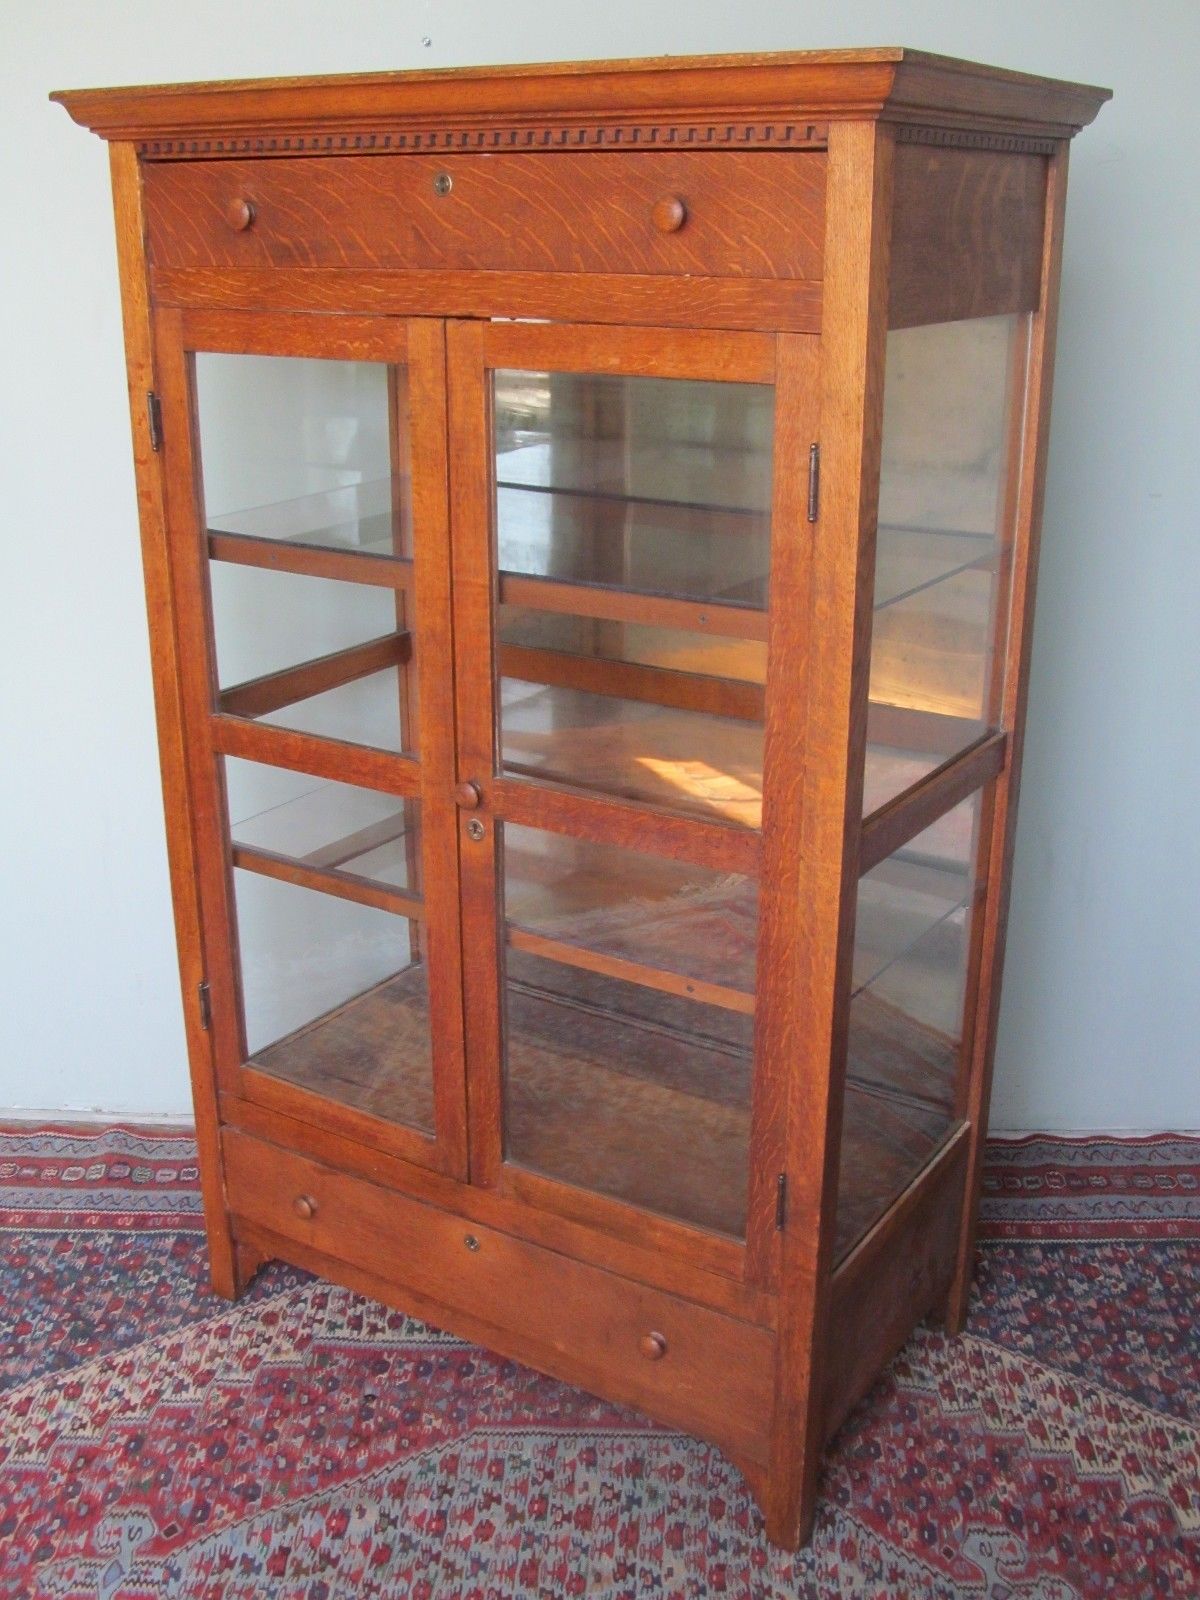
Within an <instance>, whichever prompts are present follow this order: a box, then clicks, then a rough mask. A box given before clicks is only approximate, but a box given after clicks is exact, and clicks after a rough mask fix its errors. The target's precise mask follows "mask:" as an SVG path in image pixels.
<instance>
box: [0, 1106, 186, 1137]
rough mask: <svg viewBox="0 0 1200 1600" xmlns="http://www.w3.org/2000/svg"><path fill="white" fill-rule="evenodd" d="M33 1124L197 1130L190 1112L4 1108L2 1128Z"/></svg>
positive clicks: (48, 1107) (35, 1107) (0, 1120)
mask: <svg viewBox="0 0 1200 1600" xmlns="http://www.w3.org/2000/svg"><path fill="white" fill-rule="evenodd" d="M18 1122H19V1123H29V1124H30V1126H33V1127H36V1126H45V1125H47V1124H48V1125H50V1126H51V1127H55V1128H61V1127H68V1126H74V1125H75V1124H78V1125H79V1126H80V1127H86V1128H110V1127H114V1126H116V1127H122V1128H174V1129H178V1130H181V1131H182V1130H187V1129H190V1128H194V1127H195V1126H196V1118H195V1116H194V1115H193V1114H192V1112H190V1111H156V1112H154V1113H150V1112H140V1111H106V1110H104V1109H103V1108H95V1107H93V1108H90V1109H89V1110H86V1111H81V1110H80V1109H79V1108H78V1107H76V1106H67V1107H63V1106H33V1107H28V1106H18V1107H12V1106H4V1107H0V1127H3V1126H4V1125H6V1124H7V1125H9V1126H11V1125H12V1124H13V1123H18Z"/></svg>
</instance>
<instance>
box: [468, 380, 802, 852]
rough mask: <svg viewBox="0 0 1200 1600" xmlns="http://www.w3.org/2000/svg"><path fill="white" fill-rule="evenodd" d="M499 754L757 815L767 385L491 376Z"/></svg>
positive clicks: (609, 788) (504, 765) (686, 808)
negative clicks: (497, 607) (496, 574)
mask: <svg viewBox="0 0 1200 1600" xmlns="http://www.w3.org/2000/svg"><path fill="white" fill-rule="evenodd" d="M493 402H494V404H493V414H494V418H495V430H496V431H495V452H496V457H495V460H496V502H495V528H496V559H497V563H498V569H499V572H498V582H499V592H500V612H499V618H498V635H499V638H498V654H499V659H498V661H497V674H498V677H499V680H500V693H499V703H500V725H501V726H500V770H501V771H502V772H503V773H505V774H506V775H509V776H514V777H525V778H538V779H541V780H542V781H544V782H552V783H558V784H564V785H568V786H572V787H577V788H583V789H590V790H593V791H596V792H599V793H603V794H611V795H620V796H623V797H625V798H627V799H634V800H639V801H643V802H650V803H653V804H657V805H662V806H666V807H668V808H670V809H672V810H677V811H679V812H681V813H684V814H691V815H699V816H703V817H711V818H720V819H724V820H728V821H734V822H738V823H741V824H743V825H745V826H749V827H757V826H758V825H759V822H760V820H761V806H762V726H761V718H762V704H761V701H762V695H761V688H762V683H763V678H764V673H765V639H766V599H767V584H768V579H769V541H770V502H771V428H772V419H773V392H772V390H771V389H770V388H769V387H768V386H764V385H758V384H744V383H714V382H700V381H691V380H681V379H661V378H630V377H613V376H610V375H605V374H575V373H565V374H564V373H547V372H519V371H500V372H497V373H496V374H495V375H494V388H493Z"/></svg>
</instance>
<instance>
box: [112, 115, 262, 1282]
mask: <svg viewBox="0 0 1200 1600" xmlns="http://www.w3.org/2000/svg"><path fill="white" fill-rule="evenodd" d="M109 161H110V166H111V171H112V184H113V207H114V211H115V216H116V231H117V262H118V267H119V270H120V279H121V310H122V317H123V321H124V329H125V356H126V369H127V374H128V380H129V406H130V419H131V425H132V430H133V452H134V465H135V468H136V472H137V495H138V516H139V520H140V525H141V544H142V565H143V569H144V573H145V584H146V610H147V615H148V619H149V625H150V658H151V671H152V675H153V682H154V706H155V716H156V721H157V726H158V750H159V764H160V768H161V772H162V786H163V803H164V808H165V812H166V824H167V856H168V862H169V866H170V874H171V899H172V904H173V907H174V913H175V937H176V941H177V944H178V949H179V975H180V981H181V983H182V987H183V1017H184V1027H185V1030H186V1035H187V1046H188V1062H189V1066H190V1070H191V1079H192V1099H193V1103H194V1105H195V1114H196V1142H197V1145H198V1147H199V1153H200V1181H201V1190H202V1195H203V1201H204V1221H205V1227H206V1229H207V1233H208V1244H209V1253H210V1260H211V1265H212V1277H213V1286H214V1288H215V1289H216V1290H217V1292H218V1293H219V1294H224V1295H226V1296H232V1295H233V1294H234V1293H235V1292H236V1289H237V1287H238V1276H239V1274H238V1270H237V1262H236V1260H235V1255H234V1248H233V1241H232V1235H231V1233H230V1228H229V1218H228V1215H227V1213H226V1210H225V1198H224V1192H223V1186H222V1181H221V1166H220V1146H219V1138H218V1116H217V1099H216V1087H215V1084H214V1081H213V1073H212V1060H211V1053H210V1049H209V1035H208V1033H207V1032H206V1031H205V1028H204V1024H203V1020H202V1017H201V1013H200V1003H199V994H200V985H201V983H202V982H203V981H204V977H205V973H204V964H203V960H202V955H201V926H200V904H199V897H198V891H197V883H196V861H195V849H194V842H193V834H192V817H191V803H190V800H189V797H188V785H187V769H186V761H185V755H184V735H183V707H182V700H181V694H180V674H179V646H178V641H177V639H176V636H175V625H174V618H173V614H172V608H171V576H170V550H169V544H168V540H167V529H166V514H165V507H164V493H163V481H162V473H161V471H160V467H159V461H158V459H157V457H156V455H155V453H154V450H153V447H152V443H151V438H150V424H149V414H148V410H147V401H146V396H147V393H148V392H149V391H150V390H152V389H154V387H155V378H154V366H153V355H152V349H153V345H152V338H151V325H150V298H149V290H148V284H147V275H146V263H145V256H144V251H143V241H144V237H145V219H144V216H143V212H142V192H141V172H140V170H139V167H138V161H137V156H136V155H135V153H134V150H133V146H132V145H129V144H113V145H112V146H111V147H110V150H109Z"/></svg>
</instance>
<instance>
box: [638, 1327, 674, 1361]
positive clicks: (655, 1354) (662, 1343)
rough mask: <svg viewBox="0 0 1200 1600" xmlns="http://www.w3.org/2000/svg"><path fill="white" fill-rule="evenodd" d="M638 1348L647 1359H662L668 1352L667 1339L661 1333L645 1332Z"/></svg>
mask: <svg viewBox="0 0 1200 1600" xmlns="http://www.w3.org/2000/svg"><path fill="white" fill-rule="evenodd" d="M638 1349H639V1350H640V1351H641V1352H642V1354H643V1355H644V1356H645V1358H646V1360H647V1361H661V1360H662V1358H663V1357H664V1356H665V1355H666V1353H667V1341H666V1339H665V1338H664V1337H663V1335H662V1334H661V1333H644V1334H643V1335H642V1337H641V1338H640V1339H639V1340H638Z"/></svg>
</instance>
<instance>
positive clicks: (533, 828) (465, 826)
mask: <svg viewBox="0 0 1200 1600" xmlns="http://www.w3.org/2000/svg"><path fill="white" fill-rule="evenodd" d="M451 336H452V340H451V350H452V352H455V353H454V354H452V359H451V385H452V394H454V395H455V397H456V400H455V403H456V404H457V405H458V406H460V407H461V412H462V422H461V429H460V433H459V436H460V437H470V436H471V434H470V428H471V426H472V425H473V422H474V425H476V426H477V420H475V419H483V418H485V417H486V419H487V441H486V454H485V456H484V457H483V458H482V459H477V460H474V461H460V462H459V463H458V470H459V473H460V475H461V478H460V488H461V490H462V492H456V494H455V506H456V518H457V519H458V520H457V521H456V525H455V534H456V542H455V560H456V603H457V602H458V601H461V603H462V606H463V610H462V612H460V614H459V616H460V625H461V626H462V629H463V632H464V634H465V635H466V636H468V637H471V638H472V639H474V638H488V639H490V650H488V651H486V652H485V651H479V652H476V651H475V650H472V651H471V652H470V653H469V656H468V657H467V658H466V659H465V660H464V659H463V658H462V657H460V662H459V668H460V689H459V707H460V778H462V779H464V780H466V783H467V785H468V788H467V790H466V793H465V795H464V798H465V800H466V802H467V804H466V807H465V809H464V814H463V820H462V826H461V833H460V837H461V860H462V872H463V881H464V896H465V907H466V915H467V921H466V923H465V926H464V933H465V938H466V943H467V946H468V948H469V949H470V950H471V952H472V960H471V961H470V963H469V964H468V967H467V972H466V980H467V997H468V1038H469V1040H470V1042H471V1046H472V1048H474V1047H475V1045H476V1042H477V1041H479V1042H481V1043H482V1042H483V1041H487V1044H486V1057H485V1056H484V1054H483V1051H482V1050H481V1053H480V1055H479V1056H478V1057H477V1058H473V1065H472V1069H471V1070H472V1073H473V1075H474V1074H478V1076H480V1077H482V1078H486V1079H488V1080H489V1087H488V1093H487V1095H486V1097H484V1101H483V1104H484V1107H485V1110H484V1111H483V1113H481V1116H480V1118H478V1119H477V1120H476V1121H475V1122H473V1125H472V1149H473V1169H472V1170H473V1172H474V1171H475V1170H476V1164H475V1157H476V1155H478V1156H479V1157H480V1160H479V1163H478V1170H479V1171H480V1173H481V1175H482V1176H483V1177H484V1179H485V1181H491V1182H495V1183H497V1184H499V1185H500V1186H501V1187H502V1188H508V1189H510V1190H514V1191H520V1192H523V1193H525V1194H526V1195H528V1196H532V1197H536V1198H537V1199H538V1200H540V1201H542V1202H544V1203H546V1204H548V1205H551V1206H555V1207H561V1208H563V1209H565V1210H567V1211H568V1212H569V1213H570V1212H574V1213H576V1214H586V1215H587V1216H589V1218H592V1219H600V1220H602V1221H603V1220H605V1219H607V1220H609V1221H616V1220H617V1219H618V1212H619V1209H620V1208H628V1207H634V1208H637V1210H638V1211H639V1212H640V1213H642V1214H643V1215H644V1213H646V1212H651V1213H656V1214H657V1215H658V1216H659V1217H660V1218H662V1219H670V1221H671V1222H673V1223H677V1224H680V1223H681V1224H685V1225H687V1226H688V1227H690V1228H693V1229H702V1230H706V1231H707V1232H708V1233H709V1234H710V1235H712V1236H713V1238H714V1239H716V1240H719V1241H724V1242H725V1244H726V1245H728V1244H730V1243H733V1244H735V1245H740V1243H741V1242H742V1241H743V1239H744V1237H745V1233H746V1219H747V1193H748V1182H749V1150H750V1134H751V1121H752V1115H753V1102H752V1082H753V1059H754V1051H753V1042H754V1022H755V972H756V957H757V941H758V881H757V860H758V840H759V829H760V827H761V821H762V803H763V697H764V686H765V682H766V648H767V647H766V639H767V615H768V610H767V602H768V589H769V583H770V565H771V517H772V476H773V474H772V457H773V432H774V391H773V388H772V384H771V381H770V380H771V375H772V369H771V349H772V344H771V341H769V340H767V339H765V338H763V339H760V338H759V337H758V336H754V335H750V336H744V337H739V336H736V335H731V336H726V337H723V339H722V359H721V360H720V361H717V360H715V359H714V358H713V350H714V344H713V341H712V339H711V338H710V337H709V336H701V337H698V338H696V340H695V342H694V343H693V342H692V340H691V337H690V336H686V335H685V336H681V335H678V334H672V335H670V336H668V337H665V338H664V340H663V341H662V345H661V347H658V346H656V347H655V350H654V358H653V359H652V360H650V361H647V359H646V356H645V353H644V348H645V340H644V336H640V335H639V334H638V333H636V332H633V331H631V330H616V329H608V330H602V331H592V330H585V329H577V328H575V329H572V328H563V327H557V328H550V327H545V328H541V327H527V326H521V325H519V324H509V325H504V324H492V325H490V326H488V327H486V328H484V329H483V330H477V329H466V328H463V329H455V328H452V329H451ZM639 337H641V339H642V344H641V346H640V347H639ZM453 468H454V463H453V462H452V470H453ZM472 488H474V489H475V490H476V491H482V492H477V493H475V494H472V493H470V492H469V491H470V490H471V489H472ZM476 504H478V507H479V514H478V515H472V514H471V512H470V509H469V508H470V507H471V506H474V505H476ZM481 574H482V577H481V576H480V575H481ZM471 786H473V790H474V793H472V787H471ZM476 797H478V804H476V803H475V800H476ZM473 885H477V886H478V893H477V894H475V893H473V891H472V886H473ZM473 1081H475V1080H474V1076H473ZM473 1103H474V1091H473ZM485 1118H486V1119H490V1120H485ZM477 1146H478V1147H479V1148H478V1149H477Z"/></svg>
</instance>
